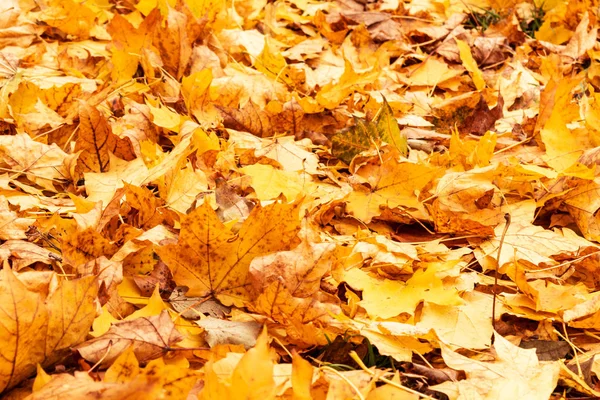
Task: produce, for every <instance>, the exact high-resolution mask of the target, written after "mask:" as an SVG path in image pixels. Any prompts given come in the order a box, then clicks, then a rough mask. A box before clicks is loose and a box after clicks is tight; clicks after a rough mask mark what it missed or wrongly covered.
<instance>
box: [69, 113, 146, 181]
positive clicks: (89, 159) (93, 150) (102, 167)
mask: <svg viewBox="0 0 600 400" xmlns="http://www.w3.org/2000/svg"><path fill="white" fill-rule="evenodd" d="M79 123H80V128H79V135H78V137H77V141H76V144H75V151H81V154H80V155H79V159H78V161H77V168H78V170H79V171H81V172H107V171H108V169H109V161H110V156H109V154H110V153H113V154H115V155H116V156H118V157H120V158H122V159H124V160H132V159H134V158H135V155H134V153H133V147H132V145H131V141H130V140H129V139H128V138H125V139H121V138H119V137H117V136H116V135H115V134H113V133H112V130H111V129H110V126H109V125H108V121H107V120H106V118H105V117H104V116H103V115H102V114H100V112H99V111H98V110H97V109H96V108H95V107H92V106H91V105H89V104H87V103H81V105H80V108H79Z"/></svg>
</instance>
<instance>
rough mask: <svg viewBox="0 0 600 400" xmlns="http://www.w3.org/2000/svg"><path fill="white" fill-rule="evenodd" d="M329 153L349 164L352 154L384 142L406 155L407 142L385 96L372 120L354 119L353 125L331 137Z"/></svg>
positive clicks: (354, 154)
mask: <svg viewBox="0 0 600 400" xmlns="http://www.w3.org/2000/svg"><path fill="white" fill-rule="evenodd" d="M331 142H332V146H331V153H332V154H333V155H334V156H335V157H337V158H339V159H340V160H342V161H343V162H345V163H346V164H350V162H351V161H352V159H353V158H354V156H356V155H357V154H359V153H361V152H363V151H365V150H369V149H370V148H371V147H373V146H379V145H380V144H381V142H386V143H388V144H389V145H391V146H393V147H394V148H396V149H397V150H398V151H399V152H400V154H401V155H402V156H406V155H408V142H407V140H406V138H405V137H404V136H403V135H402V133H401V132H400V127H399V126H398V121H396V118H395V117H394V113H393V112H392V108H391V107H390V105H389V104H388V102H387V100H386V99H385V97H384V98H383V106H381V108H380V109H379V111H378V112H377V115H376V116H375V119H374V120H373V121H367V120H365V119H362V118H355V119H354V126H352V127H350V128H348V129H344V130H343V131H341V132H339V133H337V134H335V135H334V136H333V137H332V138H331Z"/></svg>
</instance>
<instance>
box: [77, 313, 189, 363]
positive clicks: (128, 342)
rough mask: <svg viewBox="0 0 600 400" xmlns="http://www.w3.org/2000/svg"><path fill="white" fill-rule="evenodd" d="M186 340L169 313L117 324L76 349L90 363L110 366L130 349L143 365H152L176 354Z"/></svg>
mask: <svg viewBox="0 0 600 400" xmlns="http://www.w3.org/2000/svg"><path fill="white" fill-rule="evenodd" d="M181 339H183V336H182V335H181V333H179V332H178V331H177V329H175V325H174V324H173V321H171V317H169V313H168V312H167V311H163V312H162V313H160V315H157V316H152V317H141V318H138V319H134V320H131V321H123V322H119V323H116V324H114V325H113V326H112V327H111V328H110V330H109V331H108V332H106V333H105V334H104V335H102V336H99V337H97V338H95V339H91V340H88V341H87V342H84V343H82V344H80V345H79V346H77V347H76V349H77V351H79V353H80V354H81V356H82V357H83V358H85V359H86V360H88V361H90V362H91V363H97V362H99V361H102V363H104V364H105V365H110V364H112V363H113V361H115V360H116V359H117V357H118V356H119V355H120V354H121V353H122V352H123V351H125V350H126V349H127V348H128V347H129V346H133V350H134V352H135V356H136V358H137V359H138V360H140V361H142V362H143V361H149V360H152V359H155V358H158V357H161V356H162V355H164V354H166V353H167V352H169V351H171V350H173V345H174V344H176V343H177V342H179V341H181Z"/></svg>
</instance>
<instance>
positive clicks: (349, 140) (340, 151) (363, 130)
mask: <svg viewBox="0 0 600 400" xmlns="http://www.w3.org/2000/svg"><path fill="white" fill-rule="evenodd" d="M378 138H379V133H378V131H377V126H376V125H375V124H374V123H373V122H371V121H367V120H364V119H359V118H355V120H354V126H352V127H350V128H348V129H344V130H343V131H341V132H339V133H336V134H335V135H334V136H333V137H332V138H331V153H332V154H333V155H334V156H335V157H337V158H339V159H340V160H342V161H343V162H345V163H346V164H350V162H351V161H352V159H353V158H354V156H356V155H357V154H359V153H361V152H363V151H366V150H369V149H370V148H371V146H372V144H373V141H374V140H377V139H378Z"/></svg>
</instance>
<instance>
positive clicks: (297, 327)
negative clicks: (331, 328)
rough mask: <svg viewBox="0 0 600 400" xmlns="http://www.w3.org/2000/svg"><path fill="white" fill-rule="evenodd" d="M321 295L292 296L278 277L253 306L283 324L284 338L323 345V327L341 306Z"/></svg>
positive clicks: (325, 333)
mask: <svg viewBox="0 0 600 400" xmlns="http://www.w3.org/2000/svg"><path fill="white" fill-rule="evenodd" d="M315 297H316V296H315ZM320 297H323V299H320V298H311V297H307V298H300V297H293V296H292V295H291V294H290V292H289V291H288V289H286V286H285V284H284V282H283V279H280V280H279V281H275V282H272V283H271V284H270V285H268V286H267V287H266V288H265V289H264V290H263V291H262V293H261V294H260V295H259V296H258V298H256V300H255V301H254V305H253V306H252V308H253V309H254V311H256V312H258V313H260V314H263V315H266V316H268V317H269V318H271V319H272V320H273V321H275V322H277V323H279V324H281V325H283V327H284V328H285V331H286V334H287V337H286V340H288V341H290V342H292V343H295V344H298V345H301V346H307V345H309V346H310V345H315V344H319V345H323V344H325V343H327V339H326V337H327V336H326V335H327V331H328V330H327V329H324V327H327V325H328V324H329V323H330V322H331V321H332V318H333V316H334V315H337V314H339V313H340V312H341V309H340V308H339V306H338V305H337V304H336V303H337V301H336V300H335V299H332V298H328V296H323V295H322V296H320Z"/></svg>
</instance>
